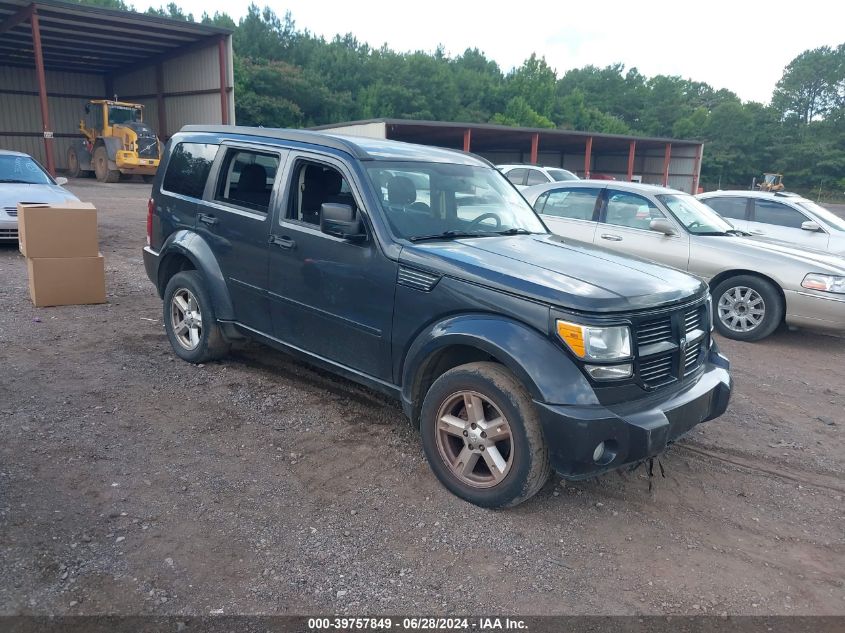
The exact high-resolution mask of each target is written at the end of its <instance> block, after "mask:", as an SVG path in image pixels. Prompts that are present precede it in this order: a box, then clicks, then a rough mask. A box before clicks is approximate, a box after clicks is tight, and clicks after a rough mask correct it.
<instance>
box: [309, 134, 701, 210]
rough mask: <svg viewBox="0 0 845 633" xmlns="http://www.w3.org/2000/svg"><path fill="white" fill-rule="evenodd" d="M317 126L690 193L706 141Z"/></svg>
mask: <svg viewBox="0 0 845 633" xmlns="http://www.w3.org/2000/svg"><path fill="white" fill-rule="evenodd" d="M313 129H315V130H321V131H323V132H333V133H336V134H346V135H350V136H366V137H372V138H386V139H391V140H396V141H406V142H409V143H420V144H423V145H437V146H439V147H449V148H453V149H462V150H464V151H466V152H474V153H476V154H479V155H481V156H483V157H484V158H487V159H488V160H490V161H491V162H493V163H496V164H501V163H526V164H534V165H546V166H549V167H563V168H565V169H569V170H571V171H573V172H577V173H578V174H579V175H580V176H583V177H584V178H590V177H591V176H592V177H596V176H597V175H600V176H605V177H613V178H616V179H617V180H639V181H641V182H645V183H653V184H662V185H665V186H670V187H673V188H675V189H680V190H682V191H689V192H692V193H695V192H697V191H698V184H699V180H700V175H701V156H702V152H703V151H704V144H703V143H701V142H700V141H695V140H682V139H671V138H650V137H642V136H630V135H622V134H602V133H598V132H578V131H575V130H562V129H547V128H525V127H507V126H503V125H495V124H491V123H455V122H447V121H417V120H409V119H370V120H366V121H350V122H347V123H335V124H332V125H323V126H319V127H316V128H313Z"/></svg>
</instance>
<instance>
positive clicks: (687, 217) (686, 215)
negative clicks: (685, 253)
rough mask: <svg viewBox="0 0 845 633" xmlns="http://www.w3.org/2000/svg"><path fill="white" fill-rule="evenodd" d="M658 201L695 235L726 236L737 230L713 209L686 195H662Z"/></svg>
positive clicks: (658, 197)
mask: <svg viewBox="0 0 845 633" xmlns="http://www.w3.org/2000/svg"><path fill="white" fill-rule="evenodd" d="M657 199H658V200H660V202H662V203H663V204H665V205H666V207H667V208H668V209H669V211H671V212H672V215H674V216H675V217H676V218H677V219H678V222H680V223H681V224H683V225H684V227H685V228H686V229H687V231H689V232H690V233H692V234H694V235H725V234H726V233H728V232H730V231H734V230H735V229H734V227H733V225H732V224H730V223H729V222H727V221H726V220H724V219H723V218H722V216H720V215H718V214H717V213H716V212H715V211H713V209H711V208H710V207H708V206H707V205H706V204H704V203H703V202H699V201H698V200H696V199H695V198H693V197H692V196H690V195H687V194H685V193H677V194H674V193H673V194H660V195H658V196H657Z"/></svg>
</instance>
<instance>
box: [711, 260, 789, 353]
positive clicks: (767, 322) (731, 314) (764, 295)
mask: <svg viewBox="0 0 845 633" xmlns="http://www.w3.org/2000/svg"><path fill="white" fill-rule="evenodd" d="M713 299H714V301H713V303H714V304H715V305H714V306H713V323H714V325H715V326H716V330H717V331H718V332H719V334H721V335H722V336H726V337H727V338H732V339H736V340H738V341H759V340H760V339H763V338H766V337H767V336H769V334H771V333H772V332H774V331H775V330H776V329H777V327H778V325H780V322H781V321H782V320H783V310H784V306H783V300H782V299H781V297H780V293H779V292H778V291H777V288H775V286H773V285H772V284H771V283H770V282H768V281H766V280H765V279H761V278H760V277H755V276H753V275H737V276H736V277H730V278H728V279H725V280H724V281H722V282H721V283H720V284H719V285H718V286H716V288H715V290H714V291H713Z"/></svg>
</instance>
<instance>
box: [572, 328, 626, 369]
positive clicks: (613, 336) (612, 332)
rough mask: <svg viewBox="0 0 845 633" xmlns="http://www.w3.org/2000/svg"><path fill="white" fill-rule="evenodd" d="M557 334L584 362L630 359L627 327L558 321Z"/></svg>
mask: <svg viewBox="0 0 845 633" xmlns="http://www.w3.org/2000/svg"><path fill="white" fill-rule="evenodd" d="M557 334H558V336H559V337H560V338H561V340H562V341H563V342H564V343H565V344H566V346H567V347H568V348H569V349H570V350H571V351H572V353H573V354H575V355H576V356H577V357H578V358H582V359H584V360H593V361H614V360H625V359H629V358H631V329H630V328H629V327H628V326H627V325H613V326H608V327H599V326H595V325H581V324H580V323H570V322H569V321H561V320H560V319H558V321H557Z"/></svg>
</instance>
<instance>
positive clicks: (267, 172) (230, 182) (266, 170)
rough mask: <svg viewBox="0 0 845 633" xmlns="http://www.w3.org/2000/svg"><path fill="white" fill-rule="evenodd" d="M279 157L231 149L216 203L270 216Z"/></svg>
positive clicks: (224, 163) (222, 169)
mask: <svg viewBox="0 0 845 633" xmlns="http://www.w3.org/2000/svg"><path fill="white" fill-rule="evenodd" d="M278 169H279V157H278V156H276V155H274V154H260V153H258V152H253V151H249V150H237V149H230V150H228V152H227V154H226V159H225V160H224V161H223V166H222V167H221V168H220V176H219V178H218V180H217V189H216V190H215V192H214V199H215V200H219V201H221V202H228V203H230V204H234V205H237V206H239V207H246V208H247V209H251V210H253V211H259V212H261V213H267V209H268V208H269V207H270V194H271V193H272V191H273V180H274V178H275V177H276V171H277V170H278Z"/></svg>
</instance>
